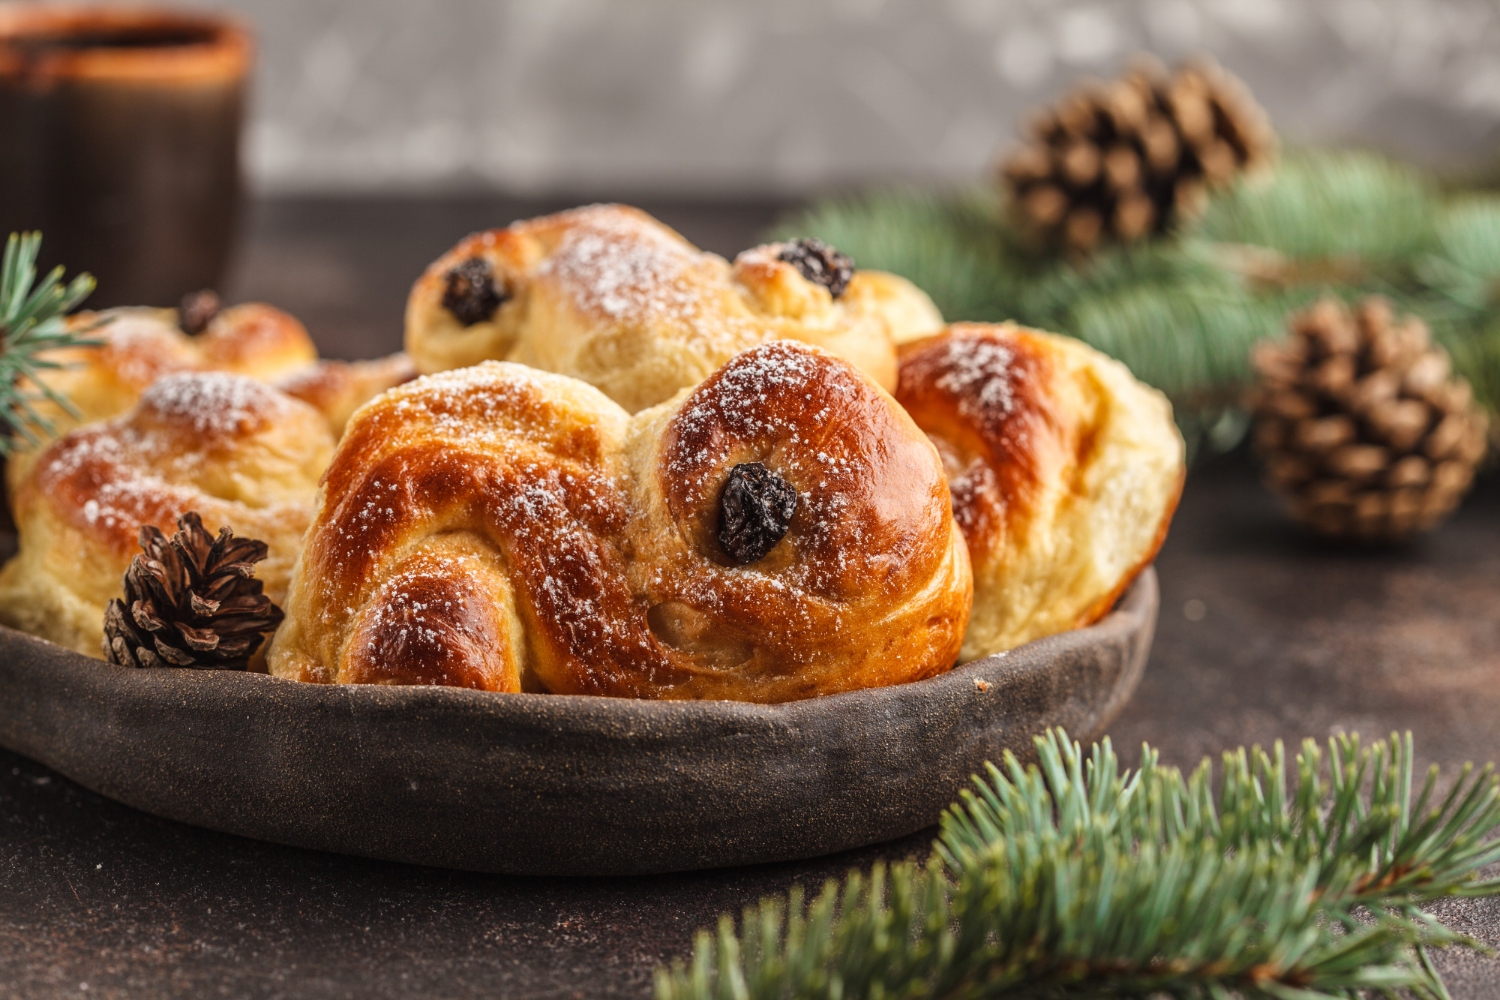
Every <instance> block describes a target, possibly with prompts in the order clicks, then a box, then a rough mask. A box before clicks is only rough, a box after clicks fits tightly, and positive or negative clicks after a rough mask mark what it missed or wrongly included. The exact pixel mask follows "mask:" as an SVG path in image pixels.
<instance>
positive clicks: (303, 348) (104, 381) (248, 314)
mask: <svg viewBox="0 0 1500 1000" xmlns="http://www.w3.org/2000/svg"><path fill="white" fill-rule="evenodd" d="M70 323H71V324H72V325H74V326H75V327H85V326H88V325H89V324H91V323H98V324H100V325H99V326H98V327H97V328H96V329H94V330H91V331H90V332H89V333H88V336H89V337H90V338H92V339H94V340H98V341H101V343H100V345H99V346H98V347H72V348H66V349H63V350H60V351H52V352H49V354H48V358H49V360H53V361H59V362H62V363H65V364H67V365H68V367H67V368H64V369H59V370H55V371H49V372H47V373H46V375H45V376H44V377H45V380H46V382H47V384H48V385H49V386H50V387H52V388H54V389H56V390H58V391H59V392H61V393H62V394H63V395H65V396H67V397H68V399H69V400H70V401H71V402H72V403H73V405H74V406H75V407H77V408H78V410H79V413H80V414H81V419H76V420H74V419H72V418H69V417H68V416H67V415H66V414H62V413H61V411H58V415H57V417H55V418H54V415H53V414H52V413H49V414H48V416H49V418H54V424H56V423H57V420H58V419H61V420H63V421H65V426H64V425H59V429H66V428H67V427H72V426H74V425H76V424H78V423H90V422H92V421H95V420H105V419H107V418H109V417H113V416H117V415H119V414H121V413H124V412H125V411H126V410H128V409H130V408H131V407H132V406H134V405H135V402H136V400H138V399H139V398H140V396H141V393H142V392H144V391H145V390H146V388H147V387H148V386H149V385H151V384H152V383H153V382H155V381H156V380H157V379H159V378H161V377H162V376H164V375H171V374H175V373H177V372H190V371H226V372H232V373H234V374H236V375H246V376H249V377H250V378H254V379H259V380H261V381H270V380H273V379H275V378H278V377H281V376H283V375H286V374H288V373H290V372H292V371H294V370H296V369H298V368H301V367H303V366H306V365H310V364H312V363H313V362H314V361H316V360H317V358H318V351H317V348H315V347H314V346H313V342H312V338H310V337H309V336H308V335H307V330H306V328H305V327H303V325H302V324H301V323H300V322H298V321H297V319H296V317H294V316H291V315H290V314H288V313H284V312H282V311H281V310H280V309H276V308H273V307H271V306H268V305H263V304H261V303H258V302H251V303H246V304H245V305H238V306H230V307H229V308H228V309H225V310H224V311H223V312H221V313H219V314H218V315H217V316H215V317H214V319H213V321H212V322H210V323H209V325H208V328H207V329H206V330H204V331H203V333H202V334H201V335H199V336H197V337H190V336H188V335H187V334H186V333H183V332H182V330H181V329H180V328H179V327H178V325H177V311H176V310H175V309H146V308H138V307H136V308H124V309H108V310H105V311H104V312H99V313H80V314H78V315H77V316H74V317H72V319H71V320H70Z"/></svg>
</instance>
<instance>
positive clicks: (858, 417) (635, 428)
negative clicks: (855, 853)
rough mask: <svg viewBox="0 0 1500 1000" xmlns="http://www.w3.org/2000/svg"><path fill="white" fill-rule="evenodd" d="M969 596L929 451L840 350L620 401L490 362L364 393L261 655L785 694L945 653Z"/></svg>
mask: <svg viewBox="0 0 1500 1000" xmlns="http://www.w3.org/2000/svg"><path fill="white" fill-rule="evenodd" d="M731 496H732V497H733V498H735V501H734V503H731V502H730V498H731ZM740 501H743V504H741V503H740ZM762 501H765V502H766V503H765V506H764V507H758V506H757V504H759V503H761V502H762ZM747 511H749V512H750V513H751V514H755V513H756V512H757V511H758V512H759V514H757V515H756V516H760V515H764V518H763V519H762V520H756V516H750V517H749V519H748V520H744V521H742V520H735V518H736V517H737V516H739V515H740V514H745V512H747ZM733 512H738V513H737V514H736V513H733ZM746 525H748V528H747V527H746ZM741 529H743V531H742V530H741ZM773 529H774V530H773ZM736 532H741V533H736ZM778 532H784V534H781V535H778V534H777V533H778ZM970 599H971V593H970V576H969V564H968V554H967V551H966V548H965V545H964V541H963V537H962V535H961V534H960V533H959V531H958V528H957V526H956V525H955V523H954V520H953V517H952V514H951V508H950V504H949V498H948V486H947V482H946V480H945V478H944V476H943V468H942V463H941V460H940V458H939V456H938V453H937V451H936V450H935V448H934V447H933V445H932V444H931V443H930V442H929V441H928V439H927V437H926V436H925V435H924V434H923V433H922V432H921V431H920V430H919V429H918V428H917V427H916V425H915V424H913V423H912V421H911V419H910V418H909V417H908V416H907V415H906V413H905V412H904V411H903V410H902V409H901V408H900V407H899V406H898V405H896V403H895V401H894V400H893V399H892V398H891V397H890V396H889V395H888V394H887V393H886V392H885V391H884V390H883V389H881V388H880V387H879V386H878V385H877V384H876V383H875V382H874V381H873V380H871V379H870V378H869V377H868V376H867V375H865V374H863V373H862V372H861V371H860V370H859V369H857V368H856V367H854V366H853V365H851V364H849V363H848V362H846V361H844V360H842V359H840V358H837V357H835V356H833V355H831V354H829V353H827V352H825V351H823V350H820V349H817V348H814V347H810V346H807V345H803V344H798V343H795V342H791V341H776V342H774V343H770V344H765V345H761V346H759V347H755V348H752V349H751V350H749V351H746V352H744V353H741V354H739V355H737V356H735V357H734V358H733V359H731V360H730V361H729V362H728V363H727V364H725V365H724V366H723V367H722V368H720V369H719V370H718V371H716V372H714V373H712V374H711V375H710V377H709V378H708V379H707V380H705V381H703V382H702V383H701V384H700V385H698V386H697V387H696V388H694V389H692V390H690V391H685V392H683V393H681V394H679V395H678V396H676V397H675V398H674V399H672V400H671V401H669V402H667V403H664V404H662V405H659V406H657V407H654V408H650V409H647V410H645V411H644V412H641V413H638V414H636V415H635V416H633V417H632V416H631V415H630V414H629V413H628V412H626V410H625V409H624V408H623V407H622V406H620V405H619V404H617V403H615V402H614V401H612V400H610V399H609V398H608V397H607V396H606V395H605V394H604V393H603V392H602V391H600V390H598V389H596V388H594V387H592V386H590V385H588V384H586V383H584V382H582V381H579V380H577V379H573V378H569V377H566V376H563V375H557V374H552V373H546V372H542V371H538V370H536V369H533V368H528V367H524V366H522V365H518V364H514V363H508V362H495V361H489V362H484V363H481V364H479V365H476V366H473V367H469V368H465V369H461V370H456V371H450V372H445V373H441V374H437V375H431V376H427V377H424V378H420V379H417V380H416V381H414V382H410V383H407V384H405V385H402V386H398V387H396V388H394V389H392V390H390V391H388V392H386V393H384V394H383V395H381V396H379V397H378V398H376V399H375V400H373V401H372V402H370V403H369V404H367V405H366V406H364V407H363V408H362V409H360V410H359V411H358V412H357V413H356V414H355V415H354V417H353V419H352V420H351V421H350V423H349V427H348V429H347V431H346V433H345V435H344V438H343V440H342V441H341V442H340V444H339V446H338V450H337V452H336V453H335V455H334V458H333V462H332V464H331V465H330V466H329V469H328V472H327V475H326V476H325V479H324V483H323V487H322V492H321V493H320V495H319V499H318V505H317V513H316V516H315V518H314V521H313V524H312V527H311V528H310V529H309V531H308V534H307V539H306V547H305V549H304V551H303V555H302V560H301V562H300V563H299V565H298V567H297V570H296V572H295V574H294V576H293V579H292V583H291V588H290V592H289V594H288V596H287V600H286V603H285V604H284V608H285V611H286V620H285V621H284V623H283V624H282V626H281V628H280V629H279V630H278V631H277V633H276V635H275V637H274V638H273V640H272V644H271V648H270V651H269V653H268V655H267V664H268V667H269V669H270V671H271V672H272V673H273V674H276V675H278V676H281V677H288V678H294V679H297V680H302V681H313V682H322V683H375V684H445V685H455V686H462V687H470V688H480V689H485V690H496V691H518V690H530V691H550V692H555V693H566V694H593V695H609V696H622V697H634V698H666V699H688V698H700V699H701V698H710V699H720V698H722V699H734V700H742V701H752V702H782V701H789V700H793V699H799V698H809V697H813V696H816V695H823V694H831V693H834V692H839V691H848V690H852V689H856V688H865V687H874V686H880V685H886V684H894V683H899V682H903V681H910V680H916V679H920V678H923V677H928V676H932V675H934V674H937V673H940V672H942V671H945V670H947V669H949V668H950V667H951V666H952V665H953V664H954V662H955V659H956V657H957V655H958V652H959V646H960V643H961V640H962V637H963V633H964V626H965V622H966V620H967V618H968V613H969V605H970Z"/></svg>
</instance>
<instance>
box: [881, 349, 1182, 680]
mask: <svg viewBox="0 0 1500 1000" xmlns="http://www.w3.org/2000/svg"><path fill="white" fill-rule="evenodd" d="M896 397H897V399H899V400H900V402H901V404H902V405H903V406H905V407H906V409H907V412H909V413H910V414H911V416H912V419H913V420H915V421H916V422H917V425H918V426H920V427H921V428H922V429H923V430H925V431H926V432H927V434H928V435H929V436H930V437H931V438H932V440H933V442H934V443H935V444H936V445H937V448H938V451H939V452H940V453H941V454H942V456H943V464H944V465H945V466H946V468H947V471H948V477H949V481H950V483H951V484H952V490H953V513H954V517H955V519H956V520H957V521H958V524H959V527H960V528H962V529H963V533H964V536H965V538H966V539H967V540H968V544H969V555H970V558H971V560H972V563H973V570H974V612H973V614H972V616H971V617H970V619H969V630H968V635H967V636H965V638H964V646H963V659H964V660H966V661H967V660H972V659H977V658H978V657H981V656H986V655H988V654H990V653H995V652H999V651H1001V650H1005V649H1011V648H1013V647H1015V646H1019V645H1021V644H1022V643H1025V642H1029V641H1031V640H1032V639H1037V638H1040V637H1042V636H1045V635H1052V634H1053V633H1056V632H1061V631H1064V630H1066V629H1071V628H1079V627H1081V626H1084V625H1088V624H1090V623H1092V622H1094V621H1097V620H1098V619H1099V618H1101V617H1102V616H1104V615H1105V614H1107V613H1108V612H1109V610H1110V609H1111V608H1112V607H1113V606H1114V603H1115V601H1116V600H1117V599H1118V598H1119V596H1120V594H1122V593H1123V592H1124V590H1125V588H1126V587H1128V586H1129V585H1130V582H1131V581H1132V580H1134V579H1135V577H1136V575H1137V574H1138V573H1139V572H1140V571H1141V570H1142V569H1144V568H1145V566H1146V565H1147V564H1149V563H1150V562H1151V560H1152V559H1153V558H1154V557H1155V555H1156V551H1157V549H1158V548H1160V546H1161V543H1162V541H1163V540H1164V539H1165V537H1166V532H1167V525H1168V524H1169V523H1170V521H1171V518H1172V512H1173V510H1174V509H1175V508H1176V506H1177V498H1178V496H1179V495H1180V493H1181V491H1182V481H1183V473H1184V453H1183V443H1182V437H1181V435H1180V434H1179V433H1178V432H1177V427H1176V425H1175V424H1174V423H1173V422H1172V408H1171V404H1170V403H1168V402H1167V400H1166V397H1165V396H1163V395H1162V394H1161V393H1159V392H1157V391H1156V390H1155V389H1152V388H1150V387H1148V386H1145V385H1142V384H1141V383H1140V382H1137V381H1136V380H1135V378H1133V377H1132V376H1131V374H1130V372H1129V370H1128V369H1126V368H1125V366H1124V365H1122V364H1120V363H1119V362H1118V361H1115V360H1113V359H1111V358H1108V357H1106V356H1105V355H1103V354H1101V353H1099V352H1098V351H1096V350H1094V349H1093V348H1091V347H1088V346H1086V345H1085V344H1082V343H1080V342H1079V341H1076V340H1072V339H1070V338H1067V337H1059V336H1056V335H1054V334H1049V333H1043V332H1041V331H1038V330H1028V329H1026V328H1024V327H1020V326H1016V325H1015V324H1011V323H1006V324H1002V325H998V326H990V325H984V324H978V323H963V324H955V325H954V326H951V327H949V328H948V329H947V330H946V331H945V332H943V333H941V334H939V335H938V336H936V337H931V338H928V339H926V340H922V341H918V342H916V343H913V344H909V345H906V346H905V347H903V348H902V351H901V381H900V386H899V387H898V389H897V393H896Z"/></svg>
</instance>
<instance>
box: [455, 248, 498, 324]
mask: <svg viewBox="0 0 1500 1000" xmlns="http://www.w3.org/2000/svg"><path fill="white" fill-rule="evenodd" d="M446 277H447V285H446V287H444V289H443V308H444V309H446V310H448V311H449V312H450V313H452V314H453V317H454V318H455V319H457V320H458V321H459V322H460V323H462V324H463V325H464V326H473V325H474V324H475V323H483V322H484V321H485V320H487V319H490V318H491V317H492V316H494V315H495V310H497V309H499V308H500V307H501V306H502V305H503V304H504V303H505V300H506V299H508V298H510V296H509V295H508V294H506V292H505V290H504V289H503V288H501V287H500V285H499V284H497V283H496V281H495V269H494V268H492V267H491V266H490V262H489V261H487V260H485V259H484V258H483V257H470V258H469V259H468V260H466V261H464V262H463V263H462V264H457V265H455V266H454V267H453V268H452V269H450V270H449V271H448V274H447V275H446Z"/></svg>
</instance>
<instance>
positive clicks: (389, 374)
mask: <svg viewBox="0 0 1500 1000" xmlns="http://www.w3.org/2000/svg"><path fill="white" fill-rule="evenodd" d="M416 377H417V366H416V365H414V364H412V360H411V358H409V357H407V356H406V354H405V353H404V352H400V351H398V352H397V353H395V354H389V355H387V356H385V357H383V358H374V359H372V360H370V361H319V362H318V363H317V364H314V365H308V366H305V367H302V368H299V369H297V370H296V371H294V372H292V373H291V374H289V375H284V376H282V377H281V378H278V379H276V380H275V382H274V383H273V384H274V385H275V386H276V388H278V389H280V390H281V391H282V392H284V393H286V394H287V395H288V396H295V397H296V398H298V399H300V400H302V401H303V402H304V403H306V404H307V405H309V406H311V407H312V408H313V409H315V410H317V411H318V412H319V413H321V414H323V416H324V418H325V419H327V421H328V426H329V427H331V428H332V429H333V433H334V436H335V437H337V436H339V435H341V434H343V433H344V425H345V424H347V423H348V422H349V418H350V417H351V416H353V415H354V411H355V410H357V409H359V408H360V407H361V406H364V405H365V404H366V403H367V402H369V401H370V400H371V399H374V398H375V397H376V396H378V395H380V394H381V393H382V392H385V390H387V389H389V388H390V387H391V386H393V385H400V384H401V383H402V382H410V381H411V380H412V379H414V378H416Z"/></svg>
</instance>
